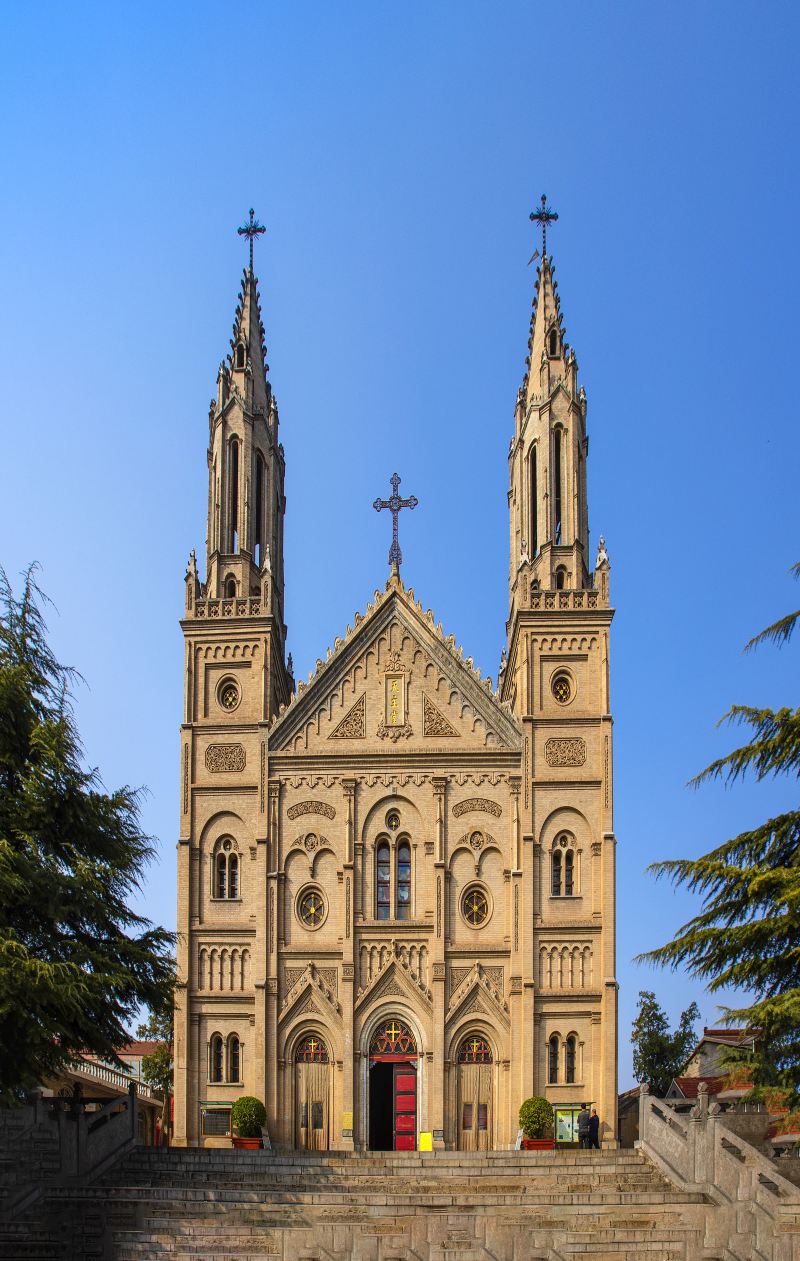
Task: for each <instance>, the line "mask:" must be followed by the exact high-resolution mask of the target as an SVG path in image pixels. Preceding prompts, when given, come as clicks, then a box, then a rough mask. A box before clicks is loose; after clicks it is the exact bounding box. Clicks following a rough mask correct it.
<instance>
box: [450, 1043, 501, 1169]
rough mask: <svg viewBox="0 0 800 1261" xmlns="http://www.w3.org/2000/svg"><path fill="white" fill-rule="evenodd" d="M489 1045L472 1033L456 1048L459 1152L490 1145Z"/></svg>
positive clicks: (490, 1072)
mask: <svg viewBox="0 0 800 1261" xmlns="http://www.w3.org/2000/svg"><path fill="white" fill-rule="evenodd" d="M493 1073H494V1065H493V1064H492V1048H491V1047H490V1046H489V1043H488V1042H487V1041H486V1039H485V1038H482V1037H481V1036H480V1034H475V1033H471V1034H469V1036H468V1037H466V1038H464V1040H463V1041H462V1043H461V1045H460V1046H459V1048H458V1147H459V1151H462V1152H475V1151H488V1150H489V1148H490V1147H491V1146H492V1123H493V1117H492V1075H493Z"/></svg>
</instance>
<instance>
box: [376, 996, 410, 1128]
mask: <svg viewBox="0 0 800 1261" xmlns="http://www.w3.org/2000/svg"><path fill="white" fill-rule="evenodd" d="M417 1059H418V1056H417V1045H416V1043H415V1041H414V1036H413V1034H412V1033H411V1031H410V1030H409V1028H408V1026H407V1025H405V1024H403V1022H402V1021H401V1020H397V1019H392V1020H386V1021H384V1022H382V1023H381V1024H380V1025H379V1026H378V1029H377V1031H376V1033H375V1035H374V1037H373V1039H372V1042H371V1043H370V1048H369V1145H370V1149H371V1150H372V1151H378V1152H391V1151H395V1152H413V1151H416V1147H417Z"/></svg>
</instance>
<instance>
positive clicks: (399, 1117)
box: [394, 1064, 417, 1152]
mask: <svg viewBox="0 0 800 1261" xmlns="http://www.w3.org/2000/svg"><path fill="white" fill-rule="evenodd" d="M416 1149H417V1072H416V1068H415V1066H414V1065H413V1064H395V1065H394V1150H395V1151H396V1152H413V1151H416Z"/></svg>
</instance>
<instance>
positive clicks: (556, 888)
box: [550, 849, 561, 898]
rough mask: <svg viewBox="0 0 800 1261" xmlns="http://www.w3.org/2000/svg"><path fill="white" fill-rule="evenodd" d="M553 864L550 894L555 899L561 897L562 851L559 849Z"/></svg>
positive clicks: (552, 860)
mask: <svg viewBox="0 0 800 1261" xmlns="http://www.w3.org/2000/svg"><path fill="white" fill-rule="evenodd" d="M551 863H552V879H551V884H550V892H551V893H552V895H553V897H554V898H560V897H561V850H560V849H557V850H555V851H554V852H553V857H552V859H551Z"/></svg>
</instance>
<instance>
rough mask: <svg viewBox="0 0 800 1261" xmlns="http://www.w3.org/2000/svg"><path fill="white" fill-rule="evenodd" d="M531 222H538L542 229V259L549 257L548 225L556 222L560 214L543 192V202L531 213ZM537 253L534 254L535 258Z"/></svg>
mask: <svg viewBox="0 0 800 1261" xmlns="http://www.w3.org/2000/svg"><path fill="white" fill-rule="evenodd" d="M530 217H531V222H532V223H538V224H539V225H540V226H541V229H542V261H544V259H545V258H546V257H547V225H548V223H555V221H556V219H557V218H558V215H557V214H556V212H555V211H554V210H551V209H550V207H549V206H548V204H547V197H546V196H545V194H544V193H542V203H541V207H540V209H539V210H534V211H533V213H532V214H531V216H530ZM535 257H536V255H535V254H534V258H535Z"/></svg>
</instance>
